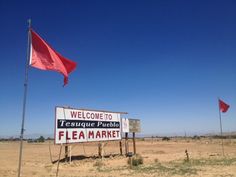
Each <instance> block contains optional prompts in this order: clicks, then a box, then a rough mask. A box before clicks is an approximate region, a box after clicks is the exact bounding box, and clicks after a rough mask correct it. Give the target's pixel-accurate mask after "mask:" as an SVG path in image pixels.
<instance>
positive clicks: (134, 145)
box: [133, 132, 136, 155]
mask: <svg viewBox="0 0 236 177" xmlns="http://www.w3.org/2000/svg"><path fill="white" fill-rule="evenodd" d="M133 147H134V155H136V143H135V132H133Z"/></svg>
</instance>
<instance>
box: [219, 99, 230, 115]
mask: <svg viewBox="0 0 236 177" xmlns="http://www.w3.org/2000/svg"><path fill="white" fill-rule="evenodd" d="M229 107H230V106H229V105H228V104H226V103H225V102H223V101H222V100H220V99H219V108H220V111H221V112H227V111H228V109H229Z"/></svg>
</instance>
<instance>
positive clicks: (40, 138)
mask: <svg viewBox="0 0 236 177" xmlns="http://www.w3.org/2000/svg"><path fill="white" fill-rule="evenodd" d="M37 140H38V142H39V143H43V142H44V141H45V138H44V137H43V136H40V137H39V138H38V139H37Z"/></svg>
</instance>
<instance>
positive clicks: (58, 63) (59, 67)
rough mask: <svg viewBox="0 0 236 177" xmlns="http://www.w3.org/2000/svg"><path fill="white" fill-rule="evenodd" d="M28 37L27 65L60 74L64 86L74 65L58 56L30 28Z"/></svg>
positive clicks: (72, 62)
mask: <svg viewBox="0 0 236 177" xmlns="http://www.w3.org/2000/svg"><path fill="white" fill-rule="evenodd" d="M30 35H31V44H30V61H29V65H31V66H33V67H35V68H38V69H41V70H52V71H56V72H59V73H61V74H62V75H63V76H64V85H66V84H67V83H68V76H69V74H70V73H71V72H72V71H73V70H74V69H75V68H76V63H75V62H74V61H71V60H69V59H67V58H65V57H63V56H62V55H60V54H59V53H58V52H57V51H55V50H54V49H53V48H52V47H50V46H49V45H48V44H47V43H46V42H45V41H44V40H43V39H42V38H41V37H40V36H39V35H38V34H37V33H36V32H34V31H33V30H32V28H30Z"/></svg>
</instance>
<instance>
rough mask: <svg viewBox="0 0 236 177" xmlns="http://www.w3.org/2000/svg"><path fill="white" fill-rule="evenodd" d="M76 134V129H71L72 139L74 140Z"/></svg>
mask: <svg viewBox="0 0 236 177" xmlns="http://www.w3.org/2000/svg"><path fill="white" fill-rule="evenodd" d="M76 136H77V131H73V132H72V139H73V140H75V139H76Z"/></svg>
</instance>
